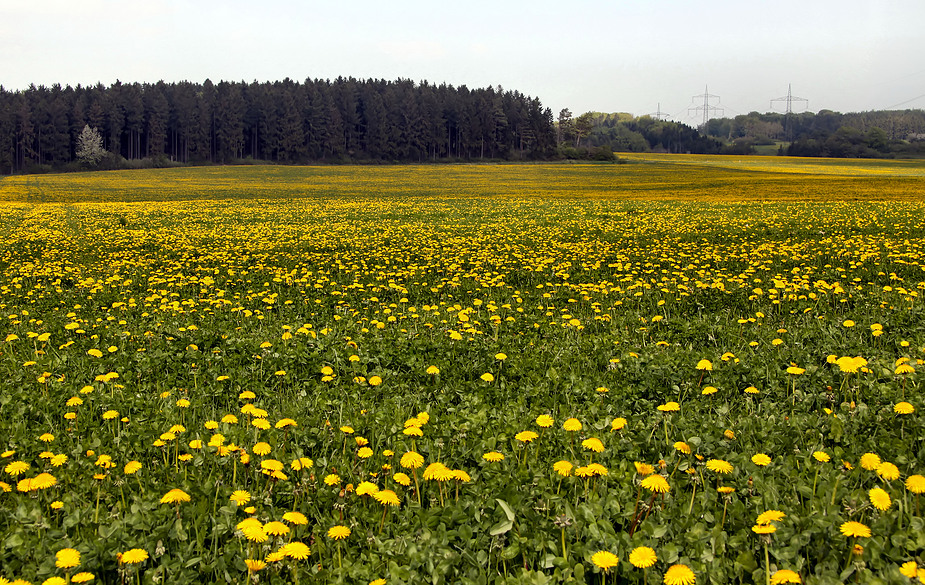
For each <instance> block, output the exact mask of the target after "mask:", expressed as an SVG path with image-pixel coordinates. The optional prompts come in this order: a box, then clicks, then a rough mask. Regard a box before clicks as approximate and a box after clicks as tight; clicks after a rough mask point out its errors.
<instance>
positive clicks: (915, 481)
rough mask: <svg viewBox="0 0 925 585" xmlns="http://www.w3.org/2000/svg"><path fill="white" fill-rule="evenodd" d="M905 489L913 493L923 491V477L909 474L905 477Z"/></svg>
mask: <svg viewBox="0 0 925 585" xmlns="http://www.w3.org/2000/svg"><path fill="white" fill-rule="evenodd" d="M906 489H907V490H909V491H910V492H912V493H913V494H921V493H925V477H923V476H921V475H918V474H916V475H910V476H909V477H907V478H906Z"/></svg>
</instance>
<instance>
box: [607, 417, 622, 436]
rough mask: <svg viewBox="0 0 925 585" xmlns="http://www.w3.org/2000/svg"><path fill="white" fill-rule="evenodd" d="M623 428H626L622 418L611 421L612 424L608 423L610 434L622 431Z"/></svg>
mask: <svg viewBox="0 0 925 585" xmlns="http://www.w3.org/2000/svg"><path fill="white" fill-rule="evenodd" d="M625 426H626V419H625V418H622V417H617V418H615V419H613V422H611V423H610V432H613V431H622V430H623V428H624V427H625Z"/></svg>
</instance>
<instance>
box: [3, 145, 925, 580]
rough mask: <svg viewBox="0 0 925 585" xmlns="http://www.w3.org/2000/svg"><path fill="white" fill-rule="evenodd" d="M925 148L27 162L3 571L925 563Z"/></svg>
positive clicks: (898, 572)
mask: <svg viewBox="0 0 925 585" xmlns="http://www.w3.org/2000/svg"><path fill="white" fill-rule="evenodd" d="M923 195H925V164H923V163H921V162H907V161H870V162H866V161H823V160H820V159H805V160H803V159H785V158H776V157H775V158H749V159H740V158H737V157H697V156H668V155H633V156H631V157H629V162H627V164H620V165H566V164H540V165H447V166H394V167H392V166H390V167H260V166H255V167H212V168H198V169H197V168H184V169H164V170H146V171H129V172H107V173H82V174H72V175H44V176H15V177H6V178H3V179H0V267H2V272H0V377H2V387H0V435H2V436H3V437H4V438H3V440H4V441H5V445H0V451H2V453H0V470H2V471H0V511H2V514H0V583H7V582H9V583H19V584H22V583H33V584H39V583H46V584H49V585H60V584H61V583H84V582H92V583H107V584H109V583H113V584H115V583H118V584H124V583H152V584H153V583H171V584H184V583H248V582H251V583H272V584H275V583H303V582H304V583H312V582H313V583H328V582H343V583H361V584H364V585H365V584H367V583H376V584H377V585H382V584H384V583H421V582H426V583H434V584H442V583H499V584H500V583H531V584H532V583H535V584H542V583H618V582H620V583H643V584H645V583H665V584H667V585H689V584H691V583H698V584H706V583H715V584H726V583H743V584H744V583H801V582H802V583H808V584H819V585H826V584H835V583H843V582H858V583H877V584H879V583H883V584H907V583H913V582H925V517H923V510H922V502H921V501H920V500H921V494H922V492H925V464H923V461H925V441H923V437H925V419H923V417H922V412H923V409H925V400H923V397H922V392H921V372H922V370H923V367H925V318H923V309H922V300H921V295H922V294H925V293H923V291H925V227H923V226H925V222H923V221H922V218H923V214H925V197H923Z"/></svg>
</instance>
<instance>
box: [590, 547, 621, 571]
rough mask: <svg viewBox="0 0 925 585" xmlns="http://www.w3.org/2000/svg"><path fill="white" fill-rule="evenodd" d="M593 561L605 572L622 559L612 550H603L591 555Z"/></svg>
mask: <svg viewBox="0 0 925 585" xmlns="http://www.w3.org/2000/svg"><path fill="white" fill-rule="evenodd" d="M591 562H592V563H594V564H595V565H597V566H598V567H599V568H601V569H603V570H604V572H607V571H609V570H610V569H612V568H613V567H616V566H617V563H619V562H620V559H619V558H617V555H615V554H613V553H612V552H608V551H606V550H602V551H598V552H596V553H594V554H593V555H591Z"/></svg>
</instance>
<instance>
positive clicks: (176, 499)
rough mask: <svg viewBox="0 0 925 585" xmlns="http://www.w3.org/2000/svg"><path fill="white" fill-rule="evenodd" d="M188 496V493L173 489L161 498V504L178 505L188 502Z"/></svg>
mask: <svg viewBox="0 0 925 585" xmlns="http://www.w3.org/2000/svg"><path fill="white" fill-rule="evenodd" d="M189 501H190V496H189V494H188V493H186V492H184V491H183V490H181V489H179V488H174V489H172V490H170V491H169V492H167V493H166V494H164V496H163V497H162V498H161V503H162V504H178V503H180V502H189Z"/></svg>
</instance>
